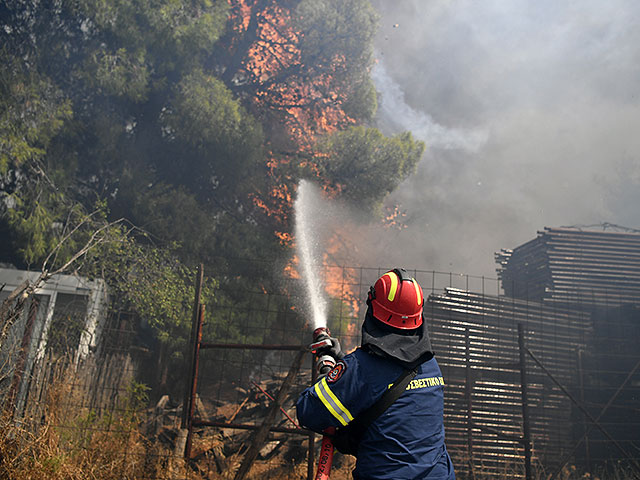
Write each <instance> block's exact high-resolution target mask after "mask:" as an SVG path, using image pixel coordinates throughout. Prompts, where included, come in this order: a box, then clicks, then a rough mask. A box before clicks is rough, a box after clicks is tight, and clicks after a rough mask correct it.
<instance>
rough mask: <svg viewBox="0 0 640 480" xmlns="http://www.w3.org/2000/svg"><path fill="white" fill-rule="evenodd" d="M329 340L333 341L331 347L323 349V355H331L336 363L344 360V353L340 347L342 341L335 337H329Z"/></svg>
mask: <svg viewBox="0 0 640 480" xmlns="http://www.w3.org/2000/svg"><path fill="white" fill-rule="evenodd" d="M329 340H331V346H330V347H325V348H323V349H322V350H323V351H322V353H324V354H326V355H331V356H332V357H333V358H335V359H336V361H338V360H342V359H343V358H344V352H343V351H342V348H341V347H340V341H339V340H338V339H337V338H334V337H329Z"/></svg>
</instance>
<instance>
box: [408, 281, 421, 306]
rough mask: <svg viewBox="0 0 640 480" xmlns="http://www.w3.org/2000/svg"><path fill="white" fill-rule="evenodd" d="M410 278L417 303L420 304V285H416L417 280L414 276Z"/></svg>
mask: <svg viewBox="0 0 640 480" xmlns="http://www.w3.org/2000/svg"><path fill="white" fill-rule="evenodd" d="M411 280H412V281H413V286H414V287H415V288H416V297H417V299H418V305H422V295H421V294H420V287H419V286H418V282H416V281H415V279H414V278H412V279H411Z"/></svg>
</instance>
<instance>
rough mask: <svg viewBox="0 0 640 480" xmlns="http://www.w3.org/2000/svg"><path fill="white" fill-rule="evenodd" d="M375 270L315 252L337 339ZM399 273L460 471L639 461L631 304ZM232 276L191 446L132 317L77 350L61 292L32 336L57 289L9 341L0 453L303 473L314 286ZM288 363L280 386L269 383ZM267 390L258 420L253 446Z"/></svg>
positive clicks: (134, 473) (208, 332)
mask: <svg viewBox="0 0 640 480" xmlns="http://www.w3.org/2000/svg"><path fill="white" fill-rule="evenodd" d="M250 263H251V262H246V265H245V268H250ZM386 270H387V269H386V268H384V267H381V268H364V267H335V266H319V267H318V271H319V275H320V276H321V278H322V279H323V282H324V284H325V286H326V289H325V291H326V298H327V301H328V304H327V305H328V308H327V312H328V315H327V316H328V318H327V323H328V326H329V328H330V330H331V331H332V333H333V335H334V336H337V337H338V338H340V340H341V342H342V345H343V347H344V348H345V350H347V351H350V350H353V349H354V348H356V347H357V346H358V345H359V335H360V325H361V322H362V318H363V315H364V308H365V305H364V300H365V298H366V293H367V292H368V290H369V287H370V285H371V284H373V283H374V282H375V280H376V279H377V278H378V277H379V276H380V275H381V274H382V273H384V272H385V271H386ZM409 273H410V274H411V275H413V276H415V278H416V279H417V280H418V282H419V283H420V284H421V285H422V287H423V289H424V291H425V296H428V298H427V302H426V305H425V318H426V320H427V324H428V328H429V331H430V334H431V337H432V343H433V347H434V350H435V354H436V358H437V359H438V361H439V363H440V366H441V368H442V371H443V375H444V379H445V383H446V386H445V428H446V433H447V447H448V449H449V451H450V453H451V454H452V457H453V460H454V464H455V467H456V471H457V474H458V476H459V478H474V479H482V478H525V477H526V476H527V475H528V476H529V477H530V478H542V477H544V478H547V476H548V475H552V474H556V473H557V474H558V475H565V477H564V478H566V477H567V475H568V474H567V473H566V472H567V468H569V467H567V466H571V465H573V466H576V468H577V470H576V471H586V472H594V471H596V470H598V469H599V468H602V467H604V466H605V465H613V464H616V465H617V464H618V463H619V464H620V465H623V466H620V467H617V468H619V469H621V470H624V469H628V470H629V471H630V472H632V471H633V469H634V468H635V466H634V465H636V464H637V463H638V461H639V460H640V438H639V436H638V432H640V409H639V408H638V398H640V373H639V372H638V360H639V359H640V354H639V353H638V351H637V348H636V346H637V344H638V340H639V339H640V316H639V312H638V307H637V305H634V304H630V303H628V301H626V302H624V303H623V304H621V303H620V302H617V301H616V299H615V298H613V296H611V297H610V300H611V302H609V305H602V304H598V305H595V306H594V305H593V304H589V305H580V304H572V305H569V304H561V303H558V302H552V303H549V302H547V303H545V302H543V301H541V302H535V301H527V300H525V299H513V298H509V297H506V296H504V295H502V293H501V290H500V284H499V283H498V282H497V281H496V280H495V279H488V278H482V277H471V276H467V275H458V274H452V273H440V272H433V271H410V272H409ZM205 274H211V275H214V276H215V269H214V268H211V270H207V269H206V268H205ZM204 281H207V277H206V275H205V279H204ZM239 285H240V286H238V287H237V289H236V290H235V293H234V295H235V296H234V297H233V298H234V301H233V302H231V301H229V300H228V298H227V299H226V300H225V302H224V303H223V302H220V303H219V304H213V305H205V306H204V316H203V320H204V322H203V327H202V333H201V338H199V339H197V338H196V339H195V340H194V341H193V342H192V343H191V346H190V348H193V347H194V346H195V345H196V343H198V341H199V346H200V347H204V348H200V351H199V353H198V359H199V363H198V370H197V376H196V383H195V389H194V390H193V392H194V393H195V395H192V396H191V400H192V401H193V410H192V412H191V413H192V415H191V417H190V419H191V427H192V428H191V437H190V439H189V441H190V449H189V452H188V455H187V458H186V459H185V458H184V456H185V445H186V438H185V436H184V435H185V434H184V428H183V427H184V426H185V425H184V419H183V411H184V410H183V404H184V398H185V397H184V396H183V392H184V391H185V387H187V386H189V385H190V382H189V368H185V370H184V372H183V371H180V372H170V373H172V375H169V379H170V381H172V382H173V384H170V385H164V386H162V387H161V388H160V387H158V385H163V384H162V382H161V381H156V380H155V379H157V376H158V372H157V371H156V368H155V365H156V363H155V362H156V358H155V356H156V355H157V353H158V352H157V345H155V344H154V343H153V340H152V339H151V338H149V337H148V331H147V330H145V328H144V321H143V319H138V318H135V317H133V316H130V315H126V314H123V313H122V312H112V313H111V314H110V315H109V316H108V318H106V319H105V320H104V321H103V322H102V324H101V325H102V326H101V328H100V329H99V335H98V333H96V339H95V342H94V341H88V342H85V344H86V346H87V353H86V355H84V354H83V355H78V353H77V352H78V348H79V347H78V345H85V344H83V343H82V341H81V339H82V338H83V332H86V329H87V328H86V325H87V324H86V322H85V323H84V324H83V323H82V322H81V321H80V320H77V321H63V320H59V319H65V318H66V317H65V315H67V317H68V318H72V317H74V315H75V317H77V318H79V317H81V316H82V315H81V314H80V313H78V312H81V311H83V310H86V309H87V308H88V306H87V304H85V303H82V302H83V301H84V300H82V299H80V300H78V299H67V300H69V301H64V302H62V303H61V304H58V305H59V312H57V313H56V312H55V309H54V311H53V312H52V314H51V315H52V316H51V318H50V319H49V320H48V322H49V323H48V325H49V327H48V329H49V331H48V335H47V338H48V339H49V340H47V341H46V342H44V343H43V340H42V332H43V329H42V328H41V327H40V326H39V325H41V324H42V322H44V323H45V324H46V322H47V321H46V318H47V316H46V315H45V314H43V313H42V311H43V310H42V308H44V307H43V306H44V305H47V309H48V310H46V311H50V310H51V309H50V308H49V307H50V306H51V302H52V300H51V298H49V299H48V300H47V299H45V298H40V299H39V307H38V308H36V307H33V308H26V309H25V311H24V313H23V316H22V317H21V320H20V321H19V322H16V324H15V327H14V330H13V332H12V334H11V337H10V338H11V341H10V342H9V341H7V342H5V346H4V347H3V348H4V350H3V362H4V364H5V367H6V368H5V369H4V370H3V381H2V383H1V384H0V387H2V389H3V390H2V391H3V395H4V397H3V406H4V412H5V414H4V421H3V425H4V427H3V428H4V429H5V432H4V433H6V434H8V435H9V437H7V435H5V437H6V438H13V440H12V441H11V442H9V441H6V440H5V441H4V443H3V451H2V452H1V453H2V458H3V462H5V463H6V459H7V458H10V455H12V454H13V455H17V454H18V452H20V454H21V455H32V456H33V458H34V462H38V461H40V460H39V459H40V458H47V459H48V460H46V462H45V464H43V465H41V466H40V467H39V468H40V470H41V471H42V472H49V474H50V477H47V476H46V474H43V476H42V477H41V478H150V479H151V478H158V479H160V478H162V479H165V478H166V479H182V478H185V479H186V478H189V479H190V478H234V477H235V476H236V475H237V472H238V471H239V469H240V468H241V466H242V464H243V461H245V459H246V457H247V455H248V452H250V451H251V449H252V448H253V449H254V450H255V449H257V452H256V453H255V461H253V463H252V464H251V468H250V469H249V471H248V475H247V477H246V478H258V477H259V478H309V475H310V473H311V470H313V468H311V469H310V468H309V465H310V460H311V465H312V466H313V464H314V462H315V459H316V458H317V457H316V456H315V455H317V449H318V448H319V441H317V437H316V440H315V441H313V440H311V437H310V436H309V434H308V432H305V431H301V430H300V429H299V428H298V426H297V425H296V417H295V407H294V405H295V400H296V398H297V396H298V395H299V393H300V392H301V391H302V389H304V388H305V387H307V386H309V385H311V384H312V381H313V380H312V360H311V355H309V354H304V356H303V358H302V363H301V365H300V366H299V369H296V368H294V367H295V364H296V358H297V351H300V349H301V348H302V347H303V346H305V345H307V344H308V343H310V341H311V331H312V328H313V327H312V325H311V322H310V319H309V317H308V315H307V313H306V312H307V311H308V309H307V303H306V302H307V301H308V300H309V299H308V298H305V295H304V293H303V292H304V290H303V289H302V287H301V282H300V280H299V279H296V278H293V277H292V276H287V275H282V280H281V281H280V282H278V283H277V288H273V289H271V290H267V289H265V288H264V287H263V286H260V285H251V286H247V284H244V286H242V284H239ZM234 288H236V287H234ZM5 294H6V292H5ZM88 298H91V297H88ZM89 303H90V302H89ZM60 305H62V306H64V305H67V306H68V308H67V309H66V313H65V309H63V308H62V307H60ZM74 312H75V313H74ZM39 316H40V317H39ZM30 318H31V319H32V320H31V327H29V324H30V320H29V319H30ZM38 318H41V319H40V320H38ZM79 324H80V327H78V325H79ZM29 330H30V333H29ZM519 330H520V336H519ZM95 331H96V332H98V330H95ZM10 344H11V348H10ZM220 344H224V345H227V346H228V348H221V347H222V346H221V345H220ZM34 345H39V346H41V347H43V349H42V348H41V349H40V350H38V348H36V349H35V350H33V349H32V346H34ZM271 347H277V348H271ZM282 347H291V348H290V349H288V348H282ZM187 357H188V356H187ZM20 358H22V359H23V360H22V363H21V361H20V360H19V359H20ZM290 372H292V381H291V387H290V388H289V389H288V391H286V392H282V395H281V396H280V393H281V389H282V385H283V383H284V381H285V378H286V377H287V375H288V374H289V373H290ZM523 379H524V382H523ZM146 385H152V386H153V387H154V389H152V390H148V388H147V387H146ZM280 397H281V398H280ZM523 398H524V399H526V402H525V403H523ZM279 401H281V405H280V406H278V403H279ZM274 405H276V406H277V411H276V412H275V416H274V420H273V422H272V424H271V425H270V433H269V434H268V435H267V436H266V438H265V439H264V441H261V442H259V444H258V445H256V444H255V441H254V439H255V437H256V435H257V432H258V431H259V429H260V427H261V426H262V425H263V424H264V422H265V418H266V417H267V416H268V415H269V413H270V412H271V410H272V409H273V408H274ZM525 406H526V408H525ZM21 432H22V434H21ZM612 439H613V441H612ZM38 449H40V450H38ZM310 449H311V452H313V453H312V454H311V457H310V453H309V451H310ZM43 452H44V453H46V455H44V454H43ZM39 453H40V454H41V455H40V456H39ZM334 462H335V464H334V470H333V473H332V478H334V479H340V478H345V479H346V478H350V472H351V470H352V468H353V462H354V460H353V458H351V457H345V456H342V455H340V454H336V456H335V460H334ZM563 466H564V467H565V468H564V470H562V467H563ZM3 468H5V467H3ZM65 469H66V470H65ZM100 472H102V473H100ZM105 472H106V474H105ZM100 474H102V475H103V476H99V475H100ZM109 475H110V476H109ZM630 475H631V474H630ZM56 476H57V477H56ZM36 478H37V477H36ZM621 478H624V477H621ZM628 478H633V477H631V476H629V477H628Z"/></svg>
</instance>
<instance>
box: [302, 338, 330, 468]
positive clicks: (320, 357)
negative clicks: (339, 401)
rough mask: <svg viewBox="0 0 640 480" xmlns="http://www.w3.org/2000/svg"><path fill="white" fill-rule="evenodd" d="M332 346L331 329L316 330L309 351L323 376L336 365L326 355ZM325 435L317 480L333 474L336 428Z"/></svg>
mask: <svg viewBox="0 0 640 480" xmlns="http://www.w3.org/2000/svg"><path fill="white" fill-rule="evenodd" d="M331 346H332V343H331V334H330V332H329V329H328V328H325V327H320V328H316V329H315V330H314V331H313V343H312V344H311V345H309V350H311V352H312V353H313V354H315V355H316V371H317V372H318V374H319V375H321V376H323V375H326V374H327V373H329V371H330V370H331V369H332V368H333V366H334V365H335V364H336V361H335V359H334V358H333V357H332V356H331V355H328V354H327V353H326V351H327V350H328V349H329V348H331ZM325 433H326V435H323V437H322V444H321V446H320V458H319V459H318V468H317V470H316V476H315V480H329V475H330V474H331V465H332V464H333V451H334V448H333V442H332V441H331V435H332V434H333V433H335V428H333V427H329V428H328V429H327V430H326V431H325Z"/></svg>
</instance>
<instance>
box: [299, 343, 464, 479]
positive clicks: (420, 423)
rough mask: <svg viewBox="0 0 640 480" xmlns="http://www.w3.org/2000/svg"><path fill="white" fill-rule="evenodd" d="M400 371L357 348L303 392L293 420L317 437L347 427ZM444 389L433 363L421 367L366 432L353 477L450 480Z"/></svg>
mask: <svg viewBox="0 0 640 480" xmlns="http://www.w3.org/2000/svg"><path fill="white" fill-rule="evenodd" d="M403 370H404V368H403V367H402V366H401V365H399V364H398V363H397V362H393V361H391V360H389V359H387V358H384V357H380V356H377V355H372V354H370V353H368V352H365V351H364V350H363V349H362V348H358V349H357V350H356V351H355V352H353V353H351V354H349V355H347V356H345V357H344V359H343V360H340V361H339V362H338V363H337V364H336V366H335V367H334V368H333V370H331V371H330V372H329V373H328V374H327V375H326V376H325V377H324V378H322V379H321V380H320V381H318V382H317V383H316V384H315V385H313V386H311V387H309V388H307V389H306V390H305V391H304V392H303V393H302V395H301V396H300V398H299V399H298V402H297V405H296V408H297V415H298V420H299V422H300V424H301V425H303V426H305V427H307V428H309V429H311V430H314V431H316V432H319V433H321V432H322V431H324V430H325V429H326V428H327V427H330V426H333V427H340V426H342V425H346V424H348V423H349V422H350V421H351V420H353V419H354V418H355V417H356V416H357V415H358V414H359V413H360V412H361V411H363V410H365V409H367V408H368V407H370V406H371V405H373V404H374V403H375V402H376V401H377V400H378V399H379V398H380V397H381V396H382V394H383V392H384V391H385V390H386V389H387V388H389V387H390V384H392V383H393V382H394V381H395V380H396V379H397V378H398V377H399V376H400V374H401V373H402V372H403ZM443 390H444V380H443V378H442V373H441V372H440V367H439V366H438V363H437V362H436V359H435V358H431V359H430V360H428V361H425V362H424V363H422V364H421V365H420V366H419V368H418V373H417V375H416V376H415V377H414V379H413V380H412V381H411V382H410V383H409V385H408V386H407V389H406V391H405V392H404V393H403V394H402V395H401V396H400V397H399V398H398V399H397V400H396V401H395V403H393V404H392V405H391V406H390V407H389V408H388V409H387V410H386V411H385V412H384V413H383V414H382V415H380V417H378V418H377V419H376V420H375V421H374V422H373V423H372V424H371V425H370V427H369V428H368V430H367V431H366V432H365V434H364V437H363V438H362V441H361V442H360V445H359V448H358V456H357V462H356V468H355V470H354V471H353V477H354V478H355V479H357V480H365V479H366V480H369V479H389V480H391V479H393V480H405V479H406V480H409V479H428V480H453V479H455V474H454V471H453V467H452V465H451V459H450V458H449V454H448V453H447V450H446V448H445V444H444V424H443V408H444V407H443V404H444V401H443Z"/></svg>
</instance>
